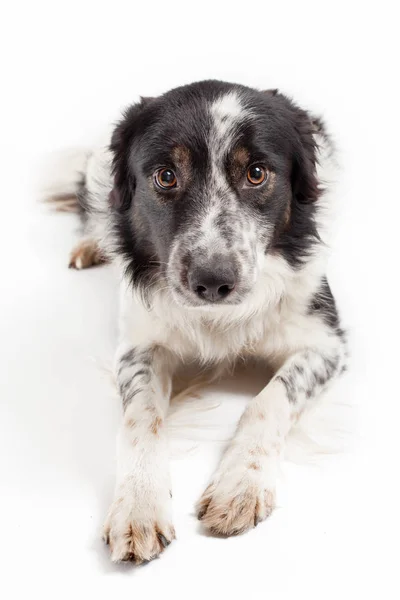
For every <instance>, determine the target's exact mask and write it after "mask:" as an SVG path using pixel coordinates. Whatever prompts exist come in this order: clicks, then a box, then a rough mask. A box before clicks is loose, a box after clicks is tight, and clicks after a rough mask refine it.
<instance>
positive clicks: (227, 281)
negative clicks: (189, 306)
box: [189, 265, 236, 302]
mask: <svg viewBox="0 0 400 600" xmlns="http://www.w3.org/2000/svg"><path fill="white" fill-rule="evenodd" d="M235 283H236V278H235V273H234V271H233V269H232V268H231V267H224V266H222V265H221V266H220V267H214V268H213V269H207V268H200V267H197V268H195V269H193V271H192V272H191V273H190V275H189V285H190V288H191V290H192V291H193V292H194V293H195V294H196V295H197V296H199V297H200V298H203V300H207V301H208V302H216V301H218V300H223V299H224V298H226V297H227V296H229V294H230V293H231V292H232V290H233V289H234V287H235Z"/></svg>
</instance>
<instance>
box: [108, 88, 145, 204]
mask: <svg viewBox="0 0 400 600" xmlns="http://www.w3.org/2000/svg"><path fill="white" fill-rule="evenodd" d="M153 100H154V98H141V99H140V102H138V103H137V104H133V105H132V106H130V107H129V108H128V109H126V110H125V111H124V113H123V117H122V119H121V121H120V122H119V123H118V124H117V126H116V127H115V129H114V132H113V134H112V137H111V144H110V150H111V152H112V153H113V161H112V172H113V175H114V187H113V190H112V192H111V193H110V204H111V206H112V207H113V208H115V209H116V210H118V211H124V210H127V209H128V208H129V207H130V205H131V203H132V197H133V194H134V192H135V180H134V176H133V173H132V172H131V169H130V168H129V156H130V149H131V144H132V141H133V138H134V136H135V134H136V133H137V131H138V128H139V126H140V124H139V118H140V115H141V113H142V112H143V109H144V108H145V107H146V106H147V105H148V104H150V103H151V102H152V101H153Z"/></svg>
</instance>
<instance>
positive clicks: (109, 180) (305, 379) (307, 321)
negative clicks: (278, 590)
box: [54, 81, 346, 563]
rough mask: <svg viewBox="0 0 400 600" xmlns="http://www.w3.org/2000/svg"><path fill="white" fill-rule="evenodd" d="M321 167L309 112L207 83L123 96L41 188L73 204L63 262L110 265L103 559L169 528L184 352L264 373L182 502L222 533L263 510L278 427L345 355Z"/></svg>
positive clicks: (271, 94) (324, 164)
mask: <svg viewBox="0 0 400 600" xmlns="http://www.w3.org/2000/svg"><path fill="white" fill-rule="evenodd" d="M334 167H335V163H334V158H333V149H332V144H331V142H330V140H329V137H328V135H327V133H326V132H325V129H324V126H323V124H322V123H321V121H320V120H319V119H316V118H314V117H313V116H311V115H310V114H309V113H307V112H306V111H304V110H301V109H300V108H299V107H298V106H296V105H295V104H294V103H293V102H291V101H290V100H289V99H288V98H287V97H285V96H284V95H282V94H280V93H278V92H277V91H275V90H274V91H272V90H271V91H265V92H262V91H257V90H254V89H250V88H247V87H244V86H241V85H233V84H229V83H223V82H219V81H204V82H200V83H195V84H192V85H187V86H183V87H180V88H178V89H174V90H172V91H170V92H168V93H166V94H164V95H163V96H161V97H158V98H143V99H142V100H141V101H140V102H139V103H138V104H135V105H133V106H132V107H130V108H129V109H128V110H127V111H126V112H125V114H124V116H123V118H122V120H121V121H120V122H119V124H118V125H117V127H116V128H115V130H114V132H113V134H112V138H111V143H108V144H107V146H105V147H104V148H101V149H100V150H99V151H93V152H88V153H87V154H85V156H84V157H82V161H81V165H80V171H81V173H80V174H79V173H78V171H79V169H78V170H77V172H76V179H75V184H74V188H73V189H72V188H71V187H70V188H68V189H67V187H66V188H65V190H59V191H60V192H63V193H61V194H59V195H57V197H56V198H54V200H55V201H56V202H58V205H59V206H60V207H61V208H63V209H65V210H68V209H72V208H74V207H77V206H78V207H79V209H80V211H81V213H82V215H83V217H84V229H85V237H84V239H83V240H82V242H81V243H80V244H79V246H78V247H77V248H76V249H75V250H74V251H73V253H72V257H71V266H73V267H76V268H78V269H80V268H84V267H88V266H91V265H93V264H98V263H100V262H104V261H106V260H113V261H115V263H116V264H117V265H118V266H119V268H120V269H121V275H122V298H121V315H120V342H119V348H118V352H117V358H116V365H115V374H116V379H117V383H118V389H119V393H120V395H121V399H122V403H123V408H124V417H123V424H122V428H121V432H120V435H119V440H118V473H117V484H116V492H115V499H114V502H113V504H112V506H111V508H110V511H109V513H108V517H107V520H106V524H105V528H104V537H105V540H106V541H107V542H108V543H109V544H110V548H111V557H112V560H114V561H123V560H134V561H136V562H138V563H140V562H142V561H147V560H150V559H152V558H154V557H156V556H158V555H159V554H160V552H162V550H163V549H164V547H165V546H167V545H168V544H169V543H170V542H171V540H172V539H173V538H174V537H175V532H174V527H173V524H172V522H171V510H170V509H171V486H170V479H169V469H168V448H167V439H166V433H165V425H164V421H165V416H166V413H167V411H168V406H169V402H170V398H171V391H172V379H173V376H174V374H175V373H176V372H177V370H178V369H179V368H180V367H182V364H189V363H194V362H197V363H200V364H202V365H203V366H206V367H213V368H215V371H216V372H217V373H223V372H224V370H225V369H227V368H229V367H232V366H233V365H234V364H235V363H236V362H237V361H239V360H243V359H252V358H257V359H259V360H261V361H265V365H266V366H267V365H268V367H269V368H272V369H273V373H274V375H273V377H272V379H271V380H270V382H269V383H268V385H267V386H266V387H265V388H264V389H263V390H262V391H261V392H260V393H259V394H258V395H257V396H256V397H255V398H254V399H253V400H252V401H251V402H250V403H249V404H248V406H247V408H246V410H245V411H244V414H243V415H242V417H241V419H240V422H239V424H238V427H237V431H236V434H235V435H234V437H233V439H232V440H231V442H230V444H229V446H228V447H227V449H226V451H225V452H224V454H223V456H222V458H221V462H220V464H219V467H218V468H217V471H216V472H215V473H214V475H213V477H212V479H211V483H210V485H209V486H208V487H207V489H206V490H205V492H204V494H203V496H202V498H201V499H200V501H199V504H198V509H197V510H198V516H199V519H201V520H202V522H203V524H204V526H205V527H206V528H208V529H209V530H210V531H211V532H214V533H216V534H222V535H233V534H237V533H241V532H244V531H245V530H247V529H249V528H250V527H253V526H254V525H256V524H257V523H258V522H259V521H262V520H263V519H265V518H266V517H268V515H270V513H271V511H272V510H273V508H274V502H275V486H276V477H277V470H278V466H279V461H280V459H281V455H282V452H283V448H284V444H285V438H286V436H287V434H288V432H289V430H290V429H291V427H292V426H293V424H294V423H295V422H296V421H297V419H298V418H299V417H300V415H301V413H302V411H303V410H304V409H305V407H306V405H307V403H309V402H310V401H313V400H314V399H315V398H316V396H318V394H320V392H321V391H322V390H324V389H325V388H326V386H328V385H329V384H330V382H331V381H332V380H333V379H334V378H335V377H336V376H338V375H339V374H340V373H341V372H342V370H343V369H344V367H345V361H346V344H345V336H344V332H343V330H342V329H341V327H340V323H339V318H338V314H337V310H336V306H335V301H334V298H333V296H332V294H331V291H330V288H329V285H328V282H327V279H326V275H325V272H326V258H327V235H328V229H329V227H328V226H329V222H330V212H329V208H330V203H331V199H330V191H329V189H328V185H329V183H330V182H331V181H332V176H333V175H332V173H333V171H332V169H334ZM79 177H81V179H79ZM71 184H72V180H71ZM69 192H73V194H72V195H70V194H69Z"/></svg>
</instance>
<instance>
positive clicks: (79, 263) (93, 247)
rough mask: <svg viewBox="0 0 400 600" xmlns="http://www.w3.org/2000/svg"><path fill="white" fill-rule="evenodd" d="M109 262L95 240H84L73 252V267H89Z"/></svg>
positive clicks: (70, 265) (70, 264)
mask: <svg viewBox="0 0 400 600" xmlns="http://www.w3.org/2000/svg"><path fill="white" fill-rule="evenodd" d="M105 262H107V260H106V258H105V257H104V255H103V254H102V252H101V250H100V248H99V247H98V245H97V243H96V242H95V241H94V240H82V241H81V242H80V243H79V244H78V245H77V246H75V248H74V249H73V250H72V252H71V256H70V260H69V267H70V268H71V269H88V268H89V267H94V266H96V265H101V264H103V263H105Z"/></svg>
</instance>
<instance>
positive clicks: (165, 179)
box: [155, 169, 176, 190]
mask: <svg viewBox="0 0 400 600" xmlns="http://www.w3.org/2000/svg"><path fill="white" fill-rule="evenodd" d="M155 181H156V184H157V185H158V187H160V188H162V189H164V190H169V189H171V188H174V187H176V175H175V173H174V172H173V171H171V169H160V170H159V171H157V172H156V174H155Z"/></svg>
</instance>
